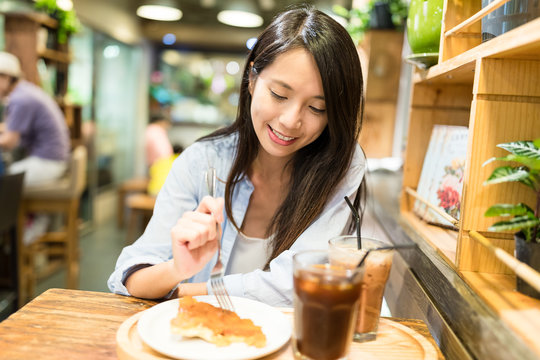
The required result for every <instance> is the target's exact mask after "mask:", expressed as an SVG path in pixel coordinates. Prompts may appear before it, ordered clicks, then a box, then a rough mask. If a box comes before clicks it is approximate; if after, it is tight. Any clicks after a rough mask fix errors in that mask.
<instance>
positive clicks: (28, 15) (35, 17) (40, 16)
mask: <svg viewBox="0 0 540 360" xmlns="http://www.w3.org/2000/svg"><path fill="white" fill-rule="evenodd" d="M0 13H1V14H9V16H10V17H13V18H17V17H18V18H21V19H28V20H32V21H33V22H35V23H37V24H40V25H43V26H46V27H48V28H50V29H56V28H58V21H57V20H56V19H53V18H52V17H50V16H48V15H47V14H44V13H40V12H9V13H6V12H0Z"/></svg>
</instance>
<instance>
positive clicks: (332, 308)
mask: <svg viewBox="0 0 540 360" xmlns="http://www.w3.org/2000/svg"><path fill="white" fill-rule="evenodd" d="M317 252H318V251H317ZM310 253H312V252H311V251H307V252H304V253H299V254H297V255H295V270H294V312H295V315H294V321H295V324H294V325H295V340H294V348H295V356H296V358H297V359H306V360H307V359H309V360H336V359H345V358H346V356H347V353H348V351H349V346H350V343H351V340H352V336H353V332H354V326H355V321H356V311H357V308H358V305H357V304H358V299H359V295H360V288H361V284H360V278H361V276H359V275H358V273H357V272H356V271H355V270H354V271H351V270H347V269H345V268H344V267H341V266H330V265H329V264H327V263H326V264H312V265H309V264H305V263H304V264H303V265H299V264H298V262H297V259H298V258H297V256H298V257H299V258H300V261H304V260H305V259H302V256H303V255H306V256H308V255H311V254H310ZM319 253H320V252H319ZM323 253H326V252H323Z"/></svg>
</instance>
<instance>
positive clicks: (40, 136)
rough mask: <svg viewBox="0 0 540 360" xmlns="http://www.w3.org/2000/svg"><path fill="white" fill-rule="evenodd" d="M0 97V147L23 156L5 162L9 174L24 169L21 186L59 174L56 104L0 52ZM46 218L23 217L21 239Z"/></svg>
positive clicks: (63, 133) (62, 155) (64, 132)
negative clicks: (1, 111) (1, 119)
mask: <svg viewBox="0 0 540 360" xmlns="http://www.w3.org/2000/svg"><path fill="white" fill-rule="evenodd" d="M0 97H1V98H2V100H3V101H4V106H5V108H4V109H5V110H4V119H5V121H4V122H3V123H2V127H1V128H0V130H1V131H0V148H2V150H8V151H11V150H14V149H20V150H22V151H23V154H24V156H23V157H22V159H18V160H16V161H14V162H13V163H12V164H10V165H9V167H8V168H7V172H8V173H11V174H15V173H21V172H24V173H25V175H24V187H32V186H39V185H42V184H45V183H48V182H51V181H54V180H56V179H58V178H60V177H62V176H63V175H64V173H65V171H66V168H67V164H68V162H67V161H68V156H69V146H70V142H69V141H70V140H69V130H68V128H67V125H66V121H65V119H64V115H63V114H62V111H61V110H60V107H59V106H58V104H57V103H56V102H55V101H54V99H52V98H51V97H50V96H49V95H48V94H47V93H45V91H43V90H42V89H41V88H40V87H38V86H37V85H35V84H33V83H30V82H28V81H26V80H23V79H22V71H21V65H20V62H19V59H18V58H17V57H16V56H14V55H13V54H10V53H7V52H0ZM49 222H50V217H49V216H48V215H46V214H39V215H35V216H32V217H30V218H29V219H27V225H26V228H25V231H24V237H23V238H24V242H25V243H27V244H29V243H32V242H34V241H35V240H36V239H37V238H38V237H39V236H40V235H41V234H43V233H44V232H45V231H46V229H47V227H48V224H49Z"/></svg>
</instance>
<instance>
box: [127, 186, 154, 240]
mask: <svg viewBox="0 0 540 360" xmlns="http://www.w3.org/2000/svg"><path fill="white" fill-rule="evenodd" d="M155 204H156V197H155V196H152V195H148V194H132V195H130V196H129V197H128V198H127V201H126V205H127V208H128V209H129V212H130V214H129V224H128V229H127V234H126V245H129V244H131V243H133V241H135V238H136V236H137V235H138V233H140V232H141V229H144V227H146V225H147V224H148V221H149V220H150V218H151V217H152V213H153V211H154V205H155Z"/></svg>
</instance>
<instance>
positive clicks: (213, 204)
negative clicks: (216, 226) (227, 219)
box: [196, 196, 225, 223]
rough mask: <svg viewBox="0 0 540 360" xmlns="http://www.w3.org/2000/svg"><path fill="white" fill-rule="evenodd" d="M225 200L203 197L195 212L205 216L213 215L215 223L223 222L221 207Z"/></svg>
mask: <svg viewBox="0 0 540 360" xmlns="http://www.w3.org/2000/svg"><path fill="white" fill-rule="evenodd" d="M224 204H225V200H224V199H223V198H213V197H211V196H205V197H204V198H203V199H202V201H201V202H200V204H199V206H198V207H197V210H196V211H197V212H202V213H205V214H213V215H214V217H215V219H216V221H217V222H219V223H222V222H223V206H224Z"/></svg>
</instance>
